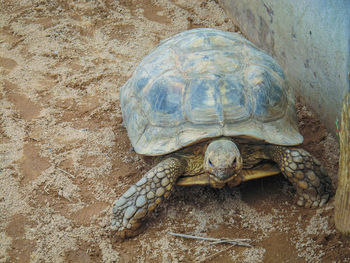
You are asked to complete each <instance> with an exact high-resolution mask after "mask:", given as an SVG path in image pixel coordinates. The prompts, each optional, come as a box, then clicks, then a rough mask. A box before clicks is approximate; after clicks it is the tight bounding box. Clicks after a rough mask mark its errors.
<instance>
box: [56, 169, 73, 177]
mask: <svg viewBox="0 0 350 263" xmlns="http://www.w3.org/2000/svg"><path fill="white" fill-rule="evenodd" d="M57 169H58V170H60V171H61V172H63V173H65V174H67V175H69V176H70V177H72V178H75V176H74V175H72V174H71V173H68V172H67V171H65V170H63V169H61V168H57Z"/></svg>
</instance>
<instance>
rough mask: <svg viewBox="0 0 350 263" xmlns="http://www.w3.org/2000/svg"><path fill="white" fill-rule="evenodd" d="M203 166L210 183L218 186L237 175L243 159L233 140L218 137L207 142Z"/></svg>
mask: <svg viewBox="0 0 350 263" xmlns="http://www.w3.org/2000/svg"><path fill="white" fill-rule="evenodd" d="M203 167H204V170H205V171H206V172H208V173H209V175H210V183H211V185H212V186H213V187H220V186H221V185H223V184H225V183H226V182H228V181H231V180H233V179H234V178H235V177H236V176H238V174H239V173H240V172H241V170H242V167H243V160H242V157H241V154H240V152H239V149H238V147H237V145H236V144H235V143H234V142H233V141H231V140H230V139H229V138H220V139H216V140H213V141H212V142H210V143H209V145H208V147H207V149H206V152H205V157H204V163H203Z"/></svg>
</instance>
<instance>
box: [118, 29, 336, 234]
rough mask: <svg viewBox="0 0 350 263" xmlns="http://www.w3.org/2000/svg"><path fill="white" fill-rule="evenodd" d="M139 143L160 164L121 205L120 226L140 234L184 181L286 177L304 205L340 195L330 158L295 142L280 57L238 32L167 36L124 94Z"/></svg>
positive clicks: (126, 119)
mask: <svg viewBox="0 0 350 263" xmlns="http://www.w3.org/2000/svg"><path fill="white" fill-rule="evenodd" d="M120 101H121V109H122V115H123V123H124V126H125V127H126V129H127V132H128V136H129V138H130V141H131V144H132V146H133V148H134V150H135V151H136V152H137V153H138V154H141V155H145V156H158V158H157V159H159V163H158V164H157V165H155V166H154V167H153V168H152V169H151V170H150V171H148V172H147V173H146V174H145V175H144V176H143V177H142V178H141V179H140V180H139V181H138V182H137V183H136V184H135V185H132V186H131V187H130V188H129V189H128V190H127V191H126V192H125V193H124V194H123V195H122V196H121V197H120V198H119V199H118V200H117V201H116V202H115V203H114V205H113V218H112V229H114V230H115V232H116V233H117V235H118V236H119V237H121V238H128V237H132V236H135V235H137V234H139V233H140V231H141V229H143V227H142V226H144V221H145V219H146V218H147V217H148V216H149V215H150V214H151V212H152V211H153V210H154V209H155V208H156V207H157V206H158V205H159V204H160V203H161V202H163V201H164V200H165V199H166V198H167V197H169V195H170V194H171V192H172V190H173V189H174V186H175V185H180V186H187V185H210V186H212V187H215V188H222V187H224V186H225V185H228V186H230V187H233V186H236V185H238V184H240V183H241V182H244V181H248V180H252V179H256V178H261V177H266V176H270V175H275V174H279V173H281V172H282V174H283V175H284V176H285V177H286V178H287V179H288V180H289V181H290V182H291V183H292V185H293V186H294V187H295V188H296V196H297V198H296V201H297V205H299V206H304V207H308V208H309V207H320V206H322V205H324V204H325V203H326V202H327V201H328V199H329V196H330V193H331V190H330V188H331V183H330V178H329V177H328V175H327V173H326V172H325V170H324V168H323V167H322V165H321V164H320V162H319V161H318V160H317V159H316V158H315V157H313V156H311V154H310V153H308V152H307V151H305V150H303V149H301V148H298V147H295V146H296V145H299V144H301V143H302V142H303V136H302V135H301V134H300V133H299V131H298V128H297V120H296V113H295V103H294V96H293V92H292V90H291V88H290V87H289V86H288V84H287V81H286V78H285V76H284V73H283V71H282V69H281V67H280V66H279V65H278V63H277V62H276V61H275V60H274V59H273V58H272V57H270V56H269V55H267V54H266V53H264V52H263V51H261V50H259V49H258V48H257V47H255V46H254V45H253V44H252V43H251V42H249V41H248V40H246V39H245V38H244V37H242V36H241V35H240V34H238V33H232V32H224V31H220V30H215V29H208V28H199V29H192V30H188V31H184V32H182V33H179V34H177V35H175V36H173V37H171V38H169V39H166V40H164V41H162V42H161V43H160V44H159V45H158V46H157V47H156V48H155V49H154V50H153V51H151V52H150V53H149V54H148V55H147V56H146V57H145V58H144V59H143V60H142V62H141V63H140V64H139V65H138V67H137V68H136V70H135V72H134V74H133V75H132V77H131V78H130V79H129V80H128V81H127V82H126V83H125V85H124V86H123V87H122V89H121V92H120Z"/></svg>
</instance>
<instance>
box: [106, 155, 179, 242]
mask: <svg viewBox="0 0 350 263" xmlns="http://www.w3.org/2000/svg"><path fill="white" fill-rule="evenodd" d="M184 169H185V163H184V162H183V161H182V160H180V159H178V158H174V157H170V158H167V159H165V160H163V161H162V162H160V163H159V164H158V165H157V166H155V167H153V168H152V169H151V170H150V171H148V172H147V173H146V174H145V175H144V176H143V177H142V179H141V180H139V181H138V182H137V183H136V184H135V185H133V186H131V187H130V188H129V189H128V190H127V191H126V192H125V193H124V194H123V195H122V196H121V197H120V198H119V200H117V201H116V202H115V203H114V205H113V219H112V228H113V230H116V231H117V235H118V236H119V237H120V238H122V239H124V238H128V237H132V236H136V235H138V234H139V233H140V232H141V226H142V222H143V221H144V220H145V219H146V218H147V216H148V215H149V214H150V213H151V212H152V211H153V210H154V209H155V208H156V207H157V206H158V205H159V204H160V203H161V202H162V201H163V200H164V199H165V198H167V197H168V196H169V195H170V193H171V191H172V189H173V187H174V185H175V184H176V180H177V178H178V177H179V176H180V175H181V174H182V173H183V171H184Z"/></svg>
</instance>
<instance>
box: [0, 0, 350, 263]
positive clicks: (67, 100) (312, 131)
mask: <svg viewBox="0 0 350 263" xmlns="http://www.w3.org/2000/svg"><path fill="white" fill-rule="evenodd" d="M0 10H1V11H0V12H1V13H0V71H1V74H0V84H1V86H0V104H1V111H0V114H1V115H0V116H1V118H0V124H1V126H0V158H1V159H0V230H1V231H0V262H350V248H349V246H350V242H349V241H348V240H345V239H344V238H342V237H341V236H340V235H339V234H337V233H336V231H335V228H334V222H333V210H334V205H333V199H332V200H331V201H330V202H329V203H328V204H327V205H326V206H325V207H323V208H320V209H314V210H308V209H303V208H298V207H297V206H295V205H294V200H293V195H294V193H293V189H292V187H291V186H290V185H289V184H288V183H287V182H286V181H285V180H284V179H283V178H282V176H275V177H272V178H266V179H262V180H257V181H252V182H248V183H246V184H244V185H242V186H240V187H237V188H234V189H221V190H218V189H211V188H207V187H190V188H186V189H180V188H179V189H178V190H177V191H176V193H175V194H174V195H173V196H172V197H171V198H170V200H169V202H167V204H165V205H164V206H162V209H159V210H158V211H157V212H156V213H155V215H154V216H153V217H152V218H151V219H150V221H149V223H148V228H147V230H146V232H144V233H143V234H141V235H140V236H138V237H136V238H134V239H131V240H127V241H125V242H122V243H121V242H117V241H116V240H115V238H114V236H113V235H112V234H111V232H110V231H109V221H110V217H111V205H112V203H113V201H114V200H115V199H116V198H117V197H119V196H120V195H121V194H122V193H123V192H124V191H125V190H126V189H127V188H128V186H130V185H131V184H133V183H135V182H136V181H137V180H138V179H139V178H140V177H141V176H142V174H143V173H144V172H145V171H147V169H149V168H150V164H148V163H147V162H145V161H144V160H143V159H141V158H139V157H138V156H137V155H136V154H135V153H134V152H132V151H131V146H130V143H129V140H128V138H127V134H126V131H125V129H124V128H123V127H122V118H121V113H120V107H119V90H120V88H121V86H122V85H123V84H124V82H125V81H126V80H127V79H128V78H129V77H130V76H131V74H132V72H133V70H134V69H135V67H136V65H137V64H138V62H140V60H141V59H142V58H143V57H144V56H145V55H146V54H147V53H148V52H149V51H150V50H151V49H152V48H153V47H154V46H155V45H156V44H157V43H158V42H159V41H160V40H161V39H164V38H166V37H169V36H171V35H174V34H175V33H178V32H181V31H183V30H186V29H190V28H194V27H212V28H218V29H222V30H227V31H237V30H238V29H237V28H236V27H235V25H234V24H233V23H232V22H231V20H230V19H229V18H228V17H227V16H226V15H225V13H224V11H223V10H222V9H221V8H220V6H219V5H218V4H217V1H185V0H175V1H166V0H159V1H153V0H141V1H130V0H120V1H117V0H115V1H112V0H109V1H108V0H106V1H102V0H100V1H35V0H34V1H29V0H28V1H26V0H22V1H15V0H13V1H10V0H2V1H1V2H0ZM298 117H299V120H300V129H301V131H302V133H303V134H304V136H305V143H304V145H303V147H304V148H306V149H307V150H309V151H310V152H311V153H313V154H314V155H315V156H317V157H318V158H319V159H320V160H321V161H322V162H323V163H324V164H325V166H326V169H327V170H328V172H329V173H330V175H331V177H332V180H333V183H334V184H336V180H337V178H336V173H337V160H338V152H337V149H338V146H337V141H336V139H334V138H333V137H332V136H331V135H330V134H328V133H327V131H326V130H325V129H324V127H323V126H322V124H320V122H319V121H318V120H317V118H315V117H314V116H313V115H312V113H311V112H309V111H308V110H307V108H306V107H305V106H303V104H299V105H298ZM170 231H171V232H178V233H191V234H196V235H203V236H213V237H229V238H251V239H252V240H253V245H254V246H253V247H252V248H243V247H229V245H225V244H221V245H210V244H208V243H206V242H204V241H194V240H184V239H181V238H178V237H172V236H170V235H168V232H170ZM220 251H221V252H220ZM218 252H219V253H218Z"/></svg>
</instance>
